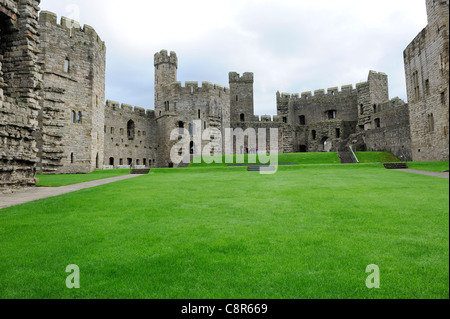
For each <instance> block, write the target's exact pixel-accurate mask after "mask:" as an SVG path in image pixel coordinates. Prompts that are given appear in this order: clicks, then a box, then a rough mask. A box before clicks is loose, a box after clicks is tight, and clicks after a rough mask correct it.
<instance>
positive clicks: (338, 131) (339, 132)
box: [336, 128, 341, 138]
mask: <svg viewBox="0 0 450 319" xmlns="http://www.w3.org/2000/svg"><path fill="white" fill-rule="evenodd" d="M336 138H341V129H340V128H337V129H336Z"/></svg>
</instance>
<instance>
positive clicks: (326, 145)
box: [321, 136, 333, 152]
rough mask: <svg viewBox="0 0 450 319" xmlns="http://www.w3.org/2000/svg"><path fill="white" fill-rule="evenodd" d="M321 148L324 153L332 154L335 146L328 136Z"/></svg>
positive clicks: (323, 139)
mask: <svg viewBox="0 0 450 319" xmlns="http://www.w3.org/2000/svg"><path fill="white" fill-rule="evenodd" d="M321 146H322V151H323V152H331V149H332V147H333V144H332V143H331V141H329V140H328V136H326V137H324V138H322V141H321Z"/></svg>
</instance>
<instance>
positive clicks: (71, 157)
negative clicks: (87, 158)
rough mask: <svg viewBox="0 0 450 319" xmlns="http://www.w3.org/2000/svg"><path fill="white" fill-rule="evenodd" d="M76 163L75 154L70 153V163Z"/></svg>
mask: <svg viewBox="0 0 450 319" xmlns="http://www.w3.org/2000/svg"><path fill="white" fill-rule="evenodd" d="M73 163H75V156H74V155H73V153H70V164H73Z"/></svg>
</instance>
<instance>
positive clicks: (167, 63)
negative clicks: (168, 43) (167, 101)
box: [154, 50, 178, 109]
mask: <svg viewBox="0 0 450 319" xmlns="http://www.w3.org/2000/svg"><path fill="white" fill-rule="evenodd" d="M154 61H155V109H156V108H157V107H158V105H159V104H161V101H160V98H161V89H162V87H163V86H165V85H167V84H171V83H173V82H176V81H177V69H178V58H177V54H176V53H175V52H173V51H171V52H170V55H169V54H167V50H161V51H160V52H157V53H155V59H154ZM163 104H164V103H163Z"/></svg>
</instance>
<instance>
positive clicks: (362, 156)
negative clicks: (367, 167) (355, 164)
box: [355, 152, 400, 163]
mask: <svg viewBox="0 0 450 319" xmlns="http://www.w3.org/2000/svg"><path fill="white" fill-rule="evenodd" d="M355 155H356V157H357V158H358V160H359V162H360V163H398V162H400V160H399V159H398V158H397V157H395V156H394V155H392V154H391V153H389V152H355Z"/></svg>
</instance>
